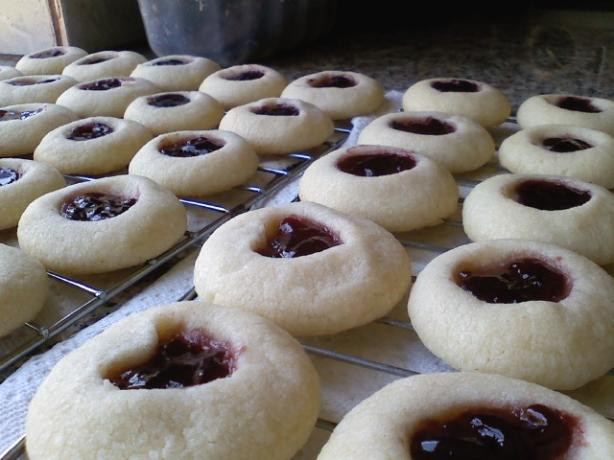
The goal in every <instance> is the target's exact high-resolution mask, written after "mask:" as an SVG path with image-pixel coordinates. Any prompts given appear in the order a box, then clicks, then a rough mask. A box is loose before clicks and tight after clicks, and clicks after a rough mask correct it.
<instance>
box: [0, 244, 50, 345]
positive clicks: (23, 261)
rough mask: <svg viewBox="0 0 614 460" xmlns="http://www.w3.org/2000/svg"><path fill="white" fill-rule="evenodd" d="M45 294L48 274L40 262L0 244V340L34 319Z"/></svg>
mask: <svg viewBox="0 0 614 460" xmlns="http://www.w3.org/2000/svg"><path fill="white" fill-rule="evenodd" d="M48 291H49V283H48V281H47V272H45V268H44V267H43V266H42V265H41V264H40V262H38V261H37V260H36V259H34V258H33V257H30V256H28V255H27V254H24V253H23V252H22V251H21V250H19V249H17V248H13V247H11V246H7V245H5V244H0V317H1V318H2V320H1V321H0V337H2V336H4V335H7V334H8V333H10V332H11V331H13V330H15V329H17V328H18V327H19V326H22V325H23V323H25V322H26V321H30V320H31V319H32V318H34V317H35V316H36V314H37V313H38V312H39V311H40V309H41V308H43V304H44V303H45V299H46V298H47V293H48Z"/></svg>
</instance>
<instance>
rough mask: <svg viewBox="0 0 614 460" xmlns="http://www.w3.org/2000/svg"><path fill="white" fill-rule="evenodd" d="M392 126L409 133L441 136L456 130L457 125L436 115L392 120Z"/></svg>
mask: <svg viewBox="0 0 614 460" xmlns="http://www.w3.org/2000/svg"><path fill="white" fill-rule="evenodd" d="M390 127H391V128H392V129H396V130H399V131H405V132H407V133H414V134H428V135H431V136H441V135H443V134H450V133H453V132H454V131H456V127H455V126H454V125H453V124H451V123H448V122H445V121H443V120H439V119H437V118H434V117H426V118H405V119H403V118H402V119H399V120H392V122H391V123H390Z"/></svg>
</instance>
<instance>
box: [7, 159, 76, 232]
mask: <svg viewBox="0 0 614 460" xmlns="http://www.w3.org/2000/svg"><path fill="white" fill-rule="evenodd" d="M64 185H66V182H65V181H64V177H63V176H62V175H61V174H60V172H59V171H58V170H57V169H55V168H54V167H53V166H50V165H47V164H45V163H39V162H36V161H32V160H23V159H18V158H0V209H2V213H0V229H2V230H4V229H5V228H11V227H15V226H16V225H17V222H19V218H20V217H21V214H22V213H23V211H24V210H25V209H26V207H27V206H28V205H29V204H30V203H31V202H32V201H34V200H35V199H36V198H38V197H39V196H41V195H44V194H45V193H49V192H51V191H53V190H57V189H59V188H62V187H64Z"/></svg>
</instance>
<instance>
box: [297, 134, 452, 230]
mask: <svg viewBox="0 0 614 460" xmlns="http://www.w3.org/2000/svg"><path fill="white" fill-rule="evenodd" d="M299 194H300V197H301V200H304V201H313V202H316V203H320V204H322V205H324V206H328V207H330V208H334V209H337V210H339V211H342V212H345V213H347V214H351V215H355V216H360V217H365V218H367V219H370V220H372V221H374V222H376V223H378V224H379V225H381V226H382V227H384V228H386V229H388V230H390V231H392V232H403V231H408V230H413V229H416V228H421V227H427V226H431V225H436V224H440V223H441V222H442V221H443V219H444V218H446V217H448V216H449V215H451V214H452V213H454V211H456V208H457V207H458V187H457V185H456V182H455V181H454V178H453V177H452V175H451V174H450V173H449V172H448V171H447V170H446V169H445V168H444V167H443V166H440V165H439V164H437V163H436V162H434V161H432V160H430V159H429V158H427V157H425V156H422V155H419V154H416V153H414V152H410V151H407V150H402V149H397V148H394V147H384V146H379V145H360V146H356V147H350V148H342V149H339V150H336V151H334V152H332V153H329V154H328V155H324V156H323V157H321V158H319V159H318V160H316V161H315V162H313V163H312V164H311V165H310V166H309V168H307V170H306V171H305V174H304V175H303V177H302V178H301V181H300V184H299Z"/></svg>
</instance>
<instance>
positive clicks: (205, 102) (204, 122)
mask: <svg viewBox="0 0 614 460" xmlns="http://www.w3.org/2000/svg"><path fill="white" fill-rule="evenodd" d="M223 116H224V107H222V105H221V104H220V103H219V102H217V101H216V100H215V99H214V98H212V97H211V96H209V95H208V94H204V93H201V92H200V91H180V92H179V91H178V92H175V93H157V94H152V95H151V96H141V97H138V98H136V99H135V100H134V101H132V102H131V103H130V105H129V106H128V108H127V109H126V113H125V114H124V118H127V119H130V120H134V121H138V122H139V123H141V124H142V125H143V126H147V127H148V128H149V129H150V130H151V131H152V132H153V133H154V134H162V133H170V132H172V131H182V130H195V129H211V128H216V127H217V126H218V125H219V123H220V120H221V119H222V117H223Z"/></svg>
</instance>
